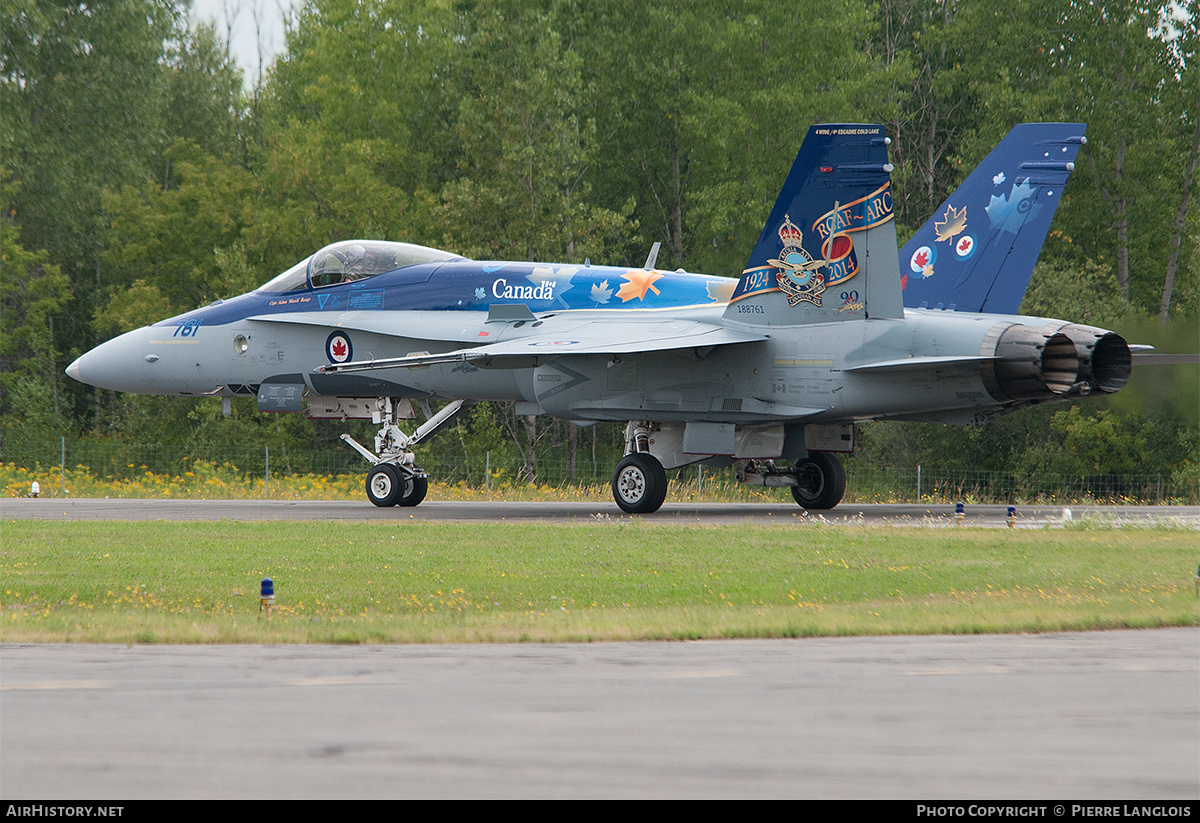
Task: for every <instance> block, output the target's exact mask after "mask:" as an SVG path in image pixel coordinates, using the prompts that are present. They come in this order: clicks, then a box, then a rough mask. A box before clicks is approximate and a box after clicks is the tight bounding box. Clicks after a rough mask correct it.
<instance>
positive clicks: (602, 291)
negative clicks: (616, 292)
mask: <svg viewBox="0 0 1200 823" xmlns="http://www.w3.org/2000/svg"><path fill="white" fill-rule="evenodd" d="M611 297H612V289H610V288H609V287H608V281H607V280H602V281H600V284H599V285H595V286H592V299H593V300H595V301H596V302H597V303H607V302H608V301H609V298H611Z"/></svg>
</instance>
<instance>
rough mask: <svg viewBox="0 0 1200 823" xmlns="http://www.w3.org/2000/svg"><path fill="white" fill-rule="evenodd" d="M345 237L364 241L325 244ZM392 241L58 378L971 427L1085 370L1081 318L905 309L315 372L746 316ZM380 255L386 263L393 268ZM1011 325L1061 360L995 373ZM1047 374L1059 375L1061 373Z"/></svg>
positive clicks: (599, 410) (690, 295) (294, 276)
mask: <svg viewBox="0 0 1200 823" xmlns="http://www.w3.org/2000/svg"><path fill="white" fill-rule="evenodd" d="M352 245H359V246H360V247H361V246H362V245H363V244H362V243H360V242H359V241H355V242H354V243H353V244H349V243H347V244H335V245H334V246H332V247H329V249H333V250H334V251H337V250H339V249H343V248H344V247H347V246H352ZM391 245H397V246H403V247H404V248H403V250H404V251H406V252H407V253H408V254H409V256H410V257H412V256H416V257H417V258H418V259H417V260H416V261H415V262H411V263H409V264H408V265H403V266H400V267H399V268H387V270H385V271H379V272H375V273H368V275H367V276H364V277H361V278H358V279H355V278H352V277H351V276H350V275H349V273H348V272H347V271H346V269H348V267H347V266H346V265H345V263H344V261H343V262H341V263H340V264H339V265H340V268H341V269H342V270H341V271H337V272H332V273H331V272H330V271H329V269H330V265H329V263H328V260H329V259H330V256H329V255H328V254H327V252H328V251H329V249H326V250H322V252H318V254H316V255H313V257H311V258H309V259H307V260H306V261H302V262H301V263H300V264H297V266H296V267H293V269H291V270H289V272H285V273H284V274H283V275H281V276H280V277H278V278H275V280H273V281H271V282H270V283H268V284H266V285H265V286H264V287H262V288H260V289H258V290H256V291H254V292H251V293H249V294H245V295H242V296H240V297H236V298H233V299H230V300H225V301H219V302H217V303H214V304H212V305H209V306H206V307H204V308H200V309H197V310H195V311H191V312H188V313H186V314H182V315H179V316H177V317H173V318H170V319H168V320H164V321H161V322H159V323H156V324H154V325H152V326H148V327H145V328H142V329H138V330H136V331H132V332H129V333H127V334H124V335H122V336H120V337H118V338H116V339H114V340H110V341H109V342H107V343H104V344H102V345H101V346H99V347H97V348H96V349H94V350H92V351H91V352H89V353H87V354H85V355H84V356H83V357H81V358H79V359H78V360H77V361H76V362H75V363H73V364H72V365H71V367H70V369H68V373H70V374H71V375H72V376H73V377H76V378H77V379H80V380H82V381H84V382H87V383H91V384H93V385H96V386H100V387H102V388H106V389H112V390H115V391H124V392H136V393H144V394H164V395H179V396H221V397H231V396H242V395H245V396H254V395H258V394H259V393H260V391H261V389H262V387H263V385H270V384H280V385H292V386H303V387H304V388H305V389H307V390H308V391H309V392H311V393H315V394H316V395H321V396H331V397H336V396H346V397H385V396H386V397H442V398H448V399H449V398H463V399H468V400H514V401H521V402H524V403H530V404H537V409H538V410H540V411H544V412H547V413H550V414H553V415H555V416H558V417H562V418H565V419H570V420H576V421H581V422H582V421H601V420H611V421H627V420H630V419H643V420H651V421H653V420H663V421H678V422H704V421H716V422H721V423H733V424H737V425H739V426H753V425H756V424H761V425H766V424H771V423H778V422H779V421H781V420H789V419H791V420H803V421H805V422H813V423H825V422H844V421H857V420H868V419H882V418H906V419H935V420H945V421H949V422H971V421H972V420H975V419H977V418H979V417H981V416H983V415H987V414H991V413H994V412H995V411H997V410H1001V409H1004V408H1012V407H1015V406H1018V405H1026V404H1028V403H1030V402H1039V401H1040V400H1045V399H1055V398H1056V397H1060V396H1063V395H1066V394H1067V393H1069V392H1071V391H1080V390H1081V384H1086V382H1087V380H1088V376H1087V375H1086V374H1083V373H1082V372H1081V371H1080V358H1079V357H1078V356H1076V355H1075V348H1073V344H1072V343H1070V342H1069V341H1070V339H1071V337H1070V335H1071V334H1072V333H1074V332H1071V331H1070V330H1071V329H1083V328H1084V327H1075V326H1070V327H1068V325H1067V324H1065V323H1063V322H1062V321H1056V320H1051V319H1047V318H1022V317H1013V316H1004V315H984V314H974V313H958V312H952V311H936V310H914V309H909V310H906V311H905V312H904V316H903V317H902V318H895V319H870V318H869V317H863V318H862V319H856V320H843V321H839V322H830V323H811V324H808V325H804V326H798V327H794V328H781V329H776V330H773V331H772V333H771V334H769V335H765V336H764V337H763V339H761V340H757V341H754V342H746V343H740V344H737V345H725V346H718V347H713V348H711V349H707V350H706V349H701V348H696V347H685V348H679V349H668V350H656V351H648V352H640V353H639V352H632V353H625V354H619V355H618V354H613V353H605V354H590V355H572V356H569V357H558V356H556V353H555V347H554V345H553V343H554V342H555V341H554V340H548V341H545V342H544V343H542V344H540V345H539V348H537V349H536V350H535V351H536V356H535V357H532V358H531V359H530V361H529V363H528V364H527V365H525V366H524V367H521V368H494V369H493V368H480V367H478V365H474V364H471V363H467V362H463V363H454V364H439V365H432V366H428V367H423V368H401V367H397V368H381V369H375V370H372V371H370V372H363V373H346V374H343V373H333V374H326V373H321V372H320V371H318V369H319V368H320V367H324V366H327V365H329V364H338V363H345V362H350V361H364V360H370V361H373V360H380V359H386V358H398V357H405V356H408V355H413V354H438V353H441V352H448V351H455V350H461V349H463V348H469V347H471V346H478V345H487V344H495V343H499V342H503V341H506V340H514V339H520V338H522V337H524V336H532V335H535V334H540V335H543V336H544V335H545V333H546V332H547V330H553V332H554V334H556V335H558V336H560V337H561V338H562V339H563V340H568V339H570V338H571V337H572V332H573V330H574V329H577V328H580V327H582V326H585V325H587V324H590V323H594V321H595V320H596V319H597V318H605V319H607V320H614V321H615V320H621V321H623V322H626V323H643V324H646V326H645V327H646V329H647V334H649V333H650V331H651V330H652V329H653V328H654V327H655V326H656V324H661V323H663V322H665V321H671V320H686V321H691V322H694V323H697V324H701V325H711V326H714V327H719V326H724V327H730V328H737V327H738V326H739V325H744V324H741V323H740V322H739V320H738V317H739V315H738V314H736V313H734V314H732V315H731V314H730V313H729V312H727V310H726V308H727V307H726V302H725V301H726V300H727V299H728V296H729V293H730V292H731V290H732V288H733V285H734V284H735V282H736V281H734V280H732V279H730V278H720V277H713V276H706V275H698V274H690V273H686V272H663V271H656V270H645V269H627V268H615V267H604V266H586V265H585V266H574V265H558V264H532V263H512V262H484V263H480V262H477V261H470V260H465V259H463V258H458V257H455V256H453V255H449V254H448V253H445V252H439V251H437V250H427V251H428V252H429V254H428V255H427V256H428V257H432V258H434V259H420V258H421V255H422V252H421V251H420V250H421V248H422V247H412V246H407V245H405V244H383V243H375V244H366V246H367V248H371V249H373V250H374V252H375V253H376V255H377V256H378V255H379V254H380V253H382V252H384V251H387V250H388V247H389V246H391ZM414 250H416V251H414ZM322 260H324V261H326V262H325V263H324V264H322V262H321V261H322ZM388 260H389V263H388V264H386V265H385V267H390V266H391V264H392V263H394V262H395V259H393V258H392V257H389V258H388ZM328 281H333V282H328ZM508 307H527V308H528V312H527V314H526V316H524V317H523V318H522V317H521V316H518V315H517V314H512V315H511V316H509V315H506V314H505V312H504V311H503V310H504V309H505V308H508ZM746 327H747V328H749V325H747V326H746ZM1014 329H1018V330H1026V331H1022V332H1020V333H1019V334H1018V336H1020V334H1026V335H1027V336H1028V335H1032V338H1031V339H1038V338H1040V339H1042V340H1045V339H1056V340H1058V347H1057V350H1056V351H1057V355H1058V356H1060V357H1065V358H1066V360H1067V361H1070V362H1064V363H1062V364H1060V365H1059V366H1057V367H1048V363H1043V362H1042V360H1040V359H1039V358H1041V356H1042V355H1041V354H1039V353H1037V352H1031V353H1030V355H1029V356H1030V357H1032V358H1033V359H1032V360H1030V361H1029V363H1025V364H1024V365H1021V364H1018V365H1016V366H1015V367H1014V368H1016V369H1017V371H1018V372H1020V373H1018V374H1015V375H1014V374H1009V375H1007V376H1006V375H1005V374H1000V375H999V376H998V375H997V368H996V364H997V362H1001V361H1004V360H1005V358H1007V359H1009V360H1012V359H1013V358H1015V359H1016V360H1018V361H1021V363H1024V359H1023V358H1025V355H1026V353H1025V352H1024V351H1022V350H1021V347H1020V346H1019V345H1018V346H1017V349H1016V350H1015V354H1009V353H1007V352H1004V351H1001V349H1002V348H1003V344H1002V339H1008V340H1009V342H1010V343H1011V342H1012V338H1013V336H1014V332H1013V331H1012V330H1014ZM1063 329H1067V330H1068V331H1067V334H1065V335H1064V334H1062V333H1061V330H1063ZM1006 334H1007V337H1005V335H1006ZM1056 334H1057V335H1058V337H1057V338H1055V337H1054V335H1056ZM1080 334H1083V333H1082V332H1081V333H1080ZM1077 336H1079V335H1077ZM1085 336H1086V335H1085ZM1091 337H1092V338H1097V339H1098V335H1091ZM1081 339H1082V338H1081ZM1093 345H1094V340H1093ZM1078 348H1079V350H1080V351H1083V350H1084V349H1085V348H1086V345H1085V344H1084V343H1082V342H1081V344H1080V346H1079V347H1078ZM1068 349H1070V351H1068ZM1126 356H1127V355H1126ZM1054 368H1058V369H1059V371H1061V372H1062V374H1061V375H1060V376H1059V377H1057V378H1055V377H1054V371H1053V369H1054ZM1022 369H1024V372H1022V371H1021V370H1022ZM1126 370H1127V366H1126ZM1010 371H1011V369H1010ZM1118 371H1119V368H1118ZM1025 372H1027V374H1026V373H1025ZM1126 373H1127V371H1126ZM1023 380H1024V381H1026V382H1029V385H1024V384H1022V381H1023ZM1121 382H1123V381H1121ZM1117 387H1119V386H1117ZM1096 388H1099V386H1096ZM1113 390H1115V389H1113Z"/></svg>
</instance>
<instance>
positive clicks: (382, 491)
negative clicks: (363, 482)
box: [367, 463, 401, 507]
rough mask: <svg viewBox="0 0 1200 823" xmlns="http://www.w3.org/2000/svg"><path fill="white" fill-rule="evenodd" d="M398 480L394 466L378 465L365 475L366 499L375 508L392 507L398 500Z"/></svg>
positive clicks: (399, 486)
mask: <svg viewBox="0 0 1200 823" xmlns="http://www.w3.org/2000/svg"><path fill="white" fill-rule="evenodd" d="M400 488H401V484H400V478H399V475H397V473H396V469H395V467H394V466H392V465H390V464H388V463H380V464H379V465H378V466H376V467H375V468H373V469H371V471H369V472H368V473H367V499H368V500H370V501H371V502H372V503H374V504H375V505H376V506H382V507H386V506H394V505H396V501H397V500H399V499H400Z"/></svg>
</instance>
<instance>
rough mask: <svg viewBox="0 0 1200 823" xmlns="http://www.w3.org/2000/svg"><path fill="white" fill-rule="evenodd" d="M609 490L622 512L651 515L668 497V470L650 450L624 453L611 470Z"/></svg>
mask: <svg viewBox="0 0 1200 823" xmlns="http://www.w3.org/2000/svg"><path fill="white" fill-rule="evenodd" d="M612 490H613V497H614V498H615V499H616V501H617V505H618V506H620V507H621V510H622V511H625V512H628V513H629V514H650V513H651V512H656V511H658V510H659V507H661V506H662V504H663V500H665V499H666V497H667V472H666V470H665V469H664V468H663V464H662V463H660V462H658V458H657V457H655V456H654V455H652V454H650V453H649V452H634V453H633V454H627V455H625V457H623V458H622V459H621V462H620V463H618V464H617V468H616V471H614V472H613V479H612Z"/></svg>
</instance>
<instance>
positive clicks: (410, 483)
mask: <svg viewBox="0 0 1200 823" xmlns="http://www.w3.org/2000/svg"><path fill="white" fill-rule="evenodd" d="M400 485H401V487H402V488H403V491H402V492H401V493H400V499H398V500H397V501H396V505H397V506H415V505H417V504H418V503H420V502H421V501H422V500H424V499H425V493H426V492H427V491H429V480H428V479H427V478H424V477H413V476H411V475H410V476H408V477H405V478H402V479H401V480H400Z"/></svg>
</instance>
